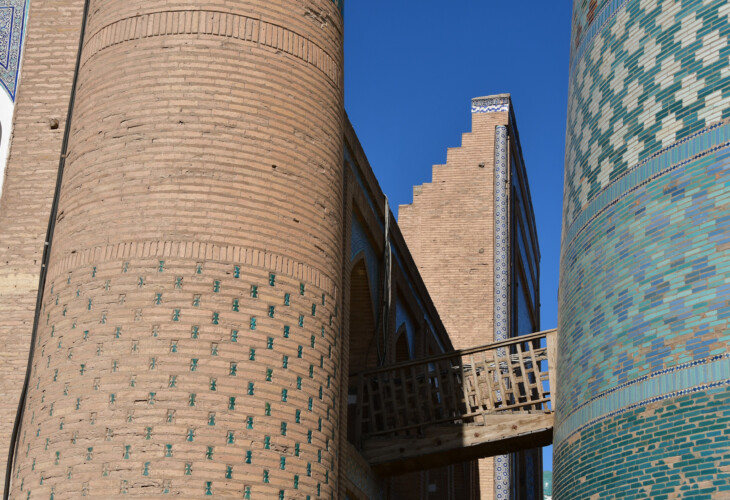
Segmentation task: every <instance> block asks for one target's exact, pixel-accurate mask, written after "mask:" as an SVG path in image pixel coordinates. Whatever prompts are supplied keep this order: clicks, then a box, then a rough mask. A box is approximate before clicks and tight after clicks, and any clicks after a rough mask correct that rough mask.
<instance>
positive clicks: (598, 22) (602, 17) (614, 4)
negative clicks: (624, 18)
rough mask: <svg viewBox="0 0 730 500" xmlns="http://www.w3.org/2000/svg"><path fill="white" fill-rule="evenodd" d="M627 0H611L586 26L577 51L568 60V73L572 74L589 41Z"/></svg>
mask: <svg viewBox="0 0 730 500" xmlns="http://www.w3.org/2000/svg"><path fill="white" fill-rule="evenodd" d="M626 2H627V0H611V1H610V2H608V3H607V4H606V5H605V6H604V7H603V9H601V12H599V14H598V15H597V16H596V18H595V19H594V20H593V22H592V23H591V24H590V25H589V26H588V29H587V30H586V32H585V34H584V35H583V39H582V40H581V41H580V42H579V44H578V49H577V50H576V51H575V53H574V54H573V57H572V58H571V60H570V73H571V74H572V73H573V71H574V70H575V67H576V66H577V62H578V61H580V59H581V57H583V53H584V52H585V51H586V49H587V48H588V46H589V45H590V43H591V41H592V40H593V38H595V36H596V35H597V34H598V33H600V32H601V31H602V30H603V27H604V26H606V24H607V23H608V22H609V21H610V20H611V19H612V18H613V16H614V15H616V12H618V10H619V9H620V8H621V7H623V6H624V5H625V4H626Z"/></svg>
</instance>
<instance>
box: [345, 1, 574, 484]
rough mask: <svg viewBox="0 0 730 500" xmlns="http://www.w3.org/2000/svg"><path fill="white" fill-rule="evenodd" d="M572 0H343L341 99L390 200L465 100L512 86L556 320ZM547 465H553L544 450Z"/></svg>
mask: <svg viewBox="0 0 730 500" xmlns="http://www.w3.org/2000/svg"><path fill="white" fill-rule="evenodd" d="M571 7H572V6H571V1H570V0H555V1H550V2H546V1H545V0H519V1H514V0H513V1H496V0H467V1H459V2H445V1H444V0H440V1H437V0H423V1H418V2H414V1H400V2H393V1H385V0H368V1H355V0H350V1H349V2H347V3H346V5H345V109H346V110H347V113H348V115H349V117H350V120H351V121H352V123H353V126H354V127H355V130H356V132H357V134H358V137H359V138H360V142H361V143H362V145H363V148H364V149H365V153H366V154H367V156H368V159H369V160H370V163H371V165H372V167H373V170H374V171H375V175H376V176H377V178H378V180H379V181H380V185H381V187H382V188H383V191H384V192H385V194H386V195H387V196H388V198H389V200H390V204H391V207H393V209H394V210H395V208H396V207H397V206H398V205H401V204H406V203H410V202H411V201H412V187H413V186H414V185H417V184H422V183H424V182H429V181H430V180H431V166H432V165H434V164H441V163H445V161H446V150H447V148H449V147H456V146H459V145H460V144H461V134H462V133H464V132H468V131H469V130H470V128H471V116H470V105H471V98H472V97H478V96H483V95H490V94H498V93H503V92H509V93H511V94H512V102H513V104H514V107H515V112H516V116H517V124H518V126H519V131H520V140H521V141H522V150H523V154H524V157H525V164H526V167H527V174H528V177H529V181H530V188H531V191H532V203H533V207H534V209H535V215H536V222H537V231H538V238H539V241H540V250H541V254H542V261H541V305H542V318H541V322H542V327H543V329H547V328H552V327H554V326H556V325H557V289H558V270H559V256H560V218H561V206H562V193H563V165H564V150H565V122H566V109H567V95H568V57H569V49H570V19H571ZM544 462H545V463H544V466H545V469H547V470H552V451H551V449H546V450H545V453H544Z"/></svg>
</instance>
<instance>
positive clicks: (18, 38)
mask: <svg viewBox="0 0 730 500" xmlns="http://www.w3.org/2000/svg"><path fill="white" fill-rule="evenodd" d="M3 3H4V4H5V5H3V6H2V7H0V84H2V86H3V88H4V89H5V90H6V91H7V93H8V95H9V96H10V100H11V101H15V93H16V91H17V87H18V75H19V71H20V60H21V55H22V52H23V40H24V38H25V21H26V16H27V12H28V0H6V1H5V2H3Z"/></svg>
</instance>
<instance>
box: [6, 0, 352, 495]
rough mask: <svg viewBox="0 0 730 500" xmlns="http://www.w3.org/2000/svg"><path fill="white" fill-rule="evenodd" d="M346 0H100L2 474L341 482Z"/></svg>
mask: <svg viewBox="0 0 730 500" xmlns="http://www.w3.org/2000/svg"><path fill="white" fill-rule="evenodd" d="M342 110H343V107H342V18H341V14H340V12H339V10H338V8H337V6H336V5H335V4H333V3H332V2H330V1H329V0H321V1H307V2H297V1H279V2H275V3H272V2H262V1H251V2H235V3H231V2H226V1H223V0H220V1H216V0H209V1H205V2H195V3H194V5H193V4H191V3H190V2H185V1H182V0H180V1H172V2H170V1H167V2H148V1H146V2H143V1H141V0H131V1H130V0H125V1H116V0H104V1H94V2H92V6H91V14H90V18H89V24H88V30H87V38H86V40H85V44H84V51H83V57H82V67H81V72H80V75H79V87H78V95H77V105H76V108H75V110H74V122H73V129H72V133H71V140H70V153H69V157H68V160H67V171H66V173H65V176H64V181H63V185H62V194H61V200H60V209H59V214H58V218H57V227H56V236H55V238H54V242H53V250H52V255H51V262H50V267H49V275H48V286H47V288H46V290H45V291H44V304H43V318H42V319H43V320H42V329H41V331H40V332H39V333H40V336H39V341H38V344H37V345H36V346H34V348H35V349H36V350H37V356H36V363H35V364H34V366H33V371H32V385H31V389H32V390H31V392H30V395H29V399H28V407H27V410H26V415H25V418H24V421H23V428H22V439H21V444H20V448H21V450H20V453H19V456H18V458H19V461H18V470H19V474H18V476H17V478H16V479H15V481H14V485H13V488H14V490H13V491H14V495H15V496H18V497H20V496H21V495H23V496H25V495H26V494H27V493H26V492H29V491H30V492H32V495H34V496H35V495H37V496H49V495H52V494H53V495H55V496H56V497H57V498H71V497H79V496H83V495H89V496H94V497H97V496H102V495H117V494H125V493H128V494H130V495H135V494H145V495H150V494H152V495H159V494H165V493H169V494H177V495H181V496H185V497H197V496H206V495H213V496H216V497H224V496H235V497H238V498H248V496H251V497H253V498H259V497H265V498H283V497H286V498H289V497H291V496H301V497H302V498H304V497H305V496H311V497H312V498H316V497H323V498H333V497H334V496H335V492H336V491H337V480H338V478H337V475H338V467H337V465H338V464H337V461H336V454H335V447H334V446H333V443H336V442H337V440H338V439H339V438H340V435H339V429H340V426H339V425H338V422H339V415H338V410H339V405H338V404H337V401H338V399H337V398H338V395H339V380H340V377H341V372H340V371H339V369H338V365H339V347H338V344H337V334H338V331H339V328H340V320H341V317H340V316H341V315H340V314H339V312H340V309H341V304H339V301H340V300H341V292H340V289H339V287H340V283H341V270H342V254H343V249H342V244H343V235H342V227H343V214H342V206H341V203H342V201H341V200H342V196H343V194H342V190H343V186H342V182H343V172H342V165H343V142H342V138H343V118H344V117H343V111H342Z"/></svg>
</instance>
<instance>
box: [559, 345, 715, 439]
mask: <svg viewBox="0 0 730 500" xmlns="http://www.w3.org/2000/svg"><path fill="white" fill-rule="evenodd" d="M728 384H730V353H726V354H724V355H719V356H712V357H710V358H706V359H702V360H697V361H692V362H690V363H685V364H683V365H681V366H675V367H673V368H670V369H666V370H660V371H658V372H655V373H652V374H651V375H647V376H644V377H641V378H639V379H637V380H634V381H631V382H629V383H626V384H622V385H621V386H618V387H615V388H613V389H610V390H608V391H606V392H604V393H603V394H600V395H598V396H595V397H593V398H591V399H590V400H589V401H588V402H587V403H585V404H584V405H582V406H580V407H579V408H578V409H576V410H575V411H574V412H573V413H571V414H570V415H569V416H568V418H566V419H565V420H564V421H563V422H562V423H560V424H559V425H558V426H557V427H556V429H555V442H556V443H561V442H563V441H564V440H566V439H569V438H570V437H571V436H572V435H573V434H575V433H577V432H580V431H581V430H583V429H585V428H586V427H589V426H591V425H593V424H595V423H596V422H598V421H600V420H604V419H606V418H610V417H612V416H615V415H618V414H620V413H623V412H625V411H628V410H630V409H632V408H636V407H638V406H644V405H647V404H650V403H654V402H656V401H661V400H664V399H668V398H673V397H677V396H681V395H683V394H687V393H689V392H694V391H698V390H705V389H708V388H711V387H717V386H721V385H728Z"/></svg>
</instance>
